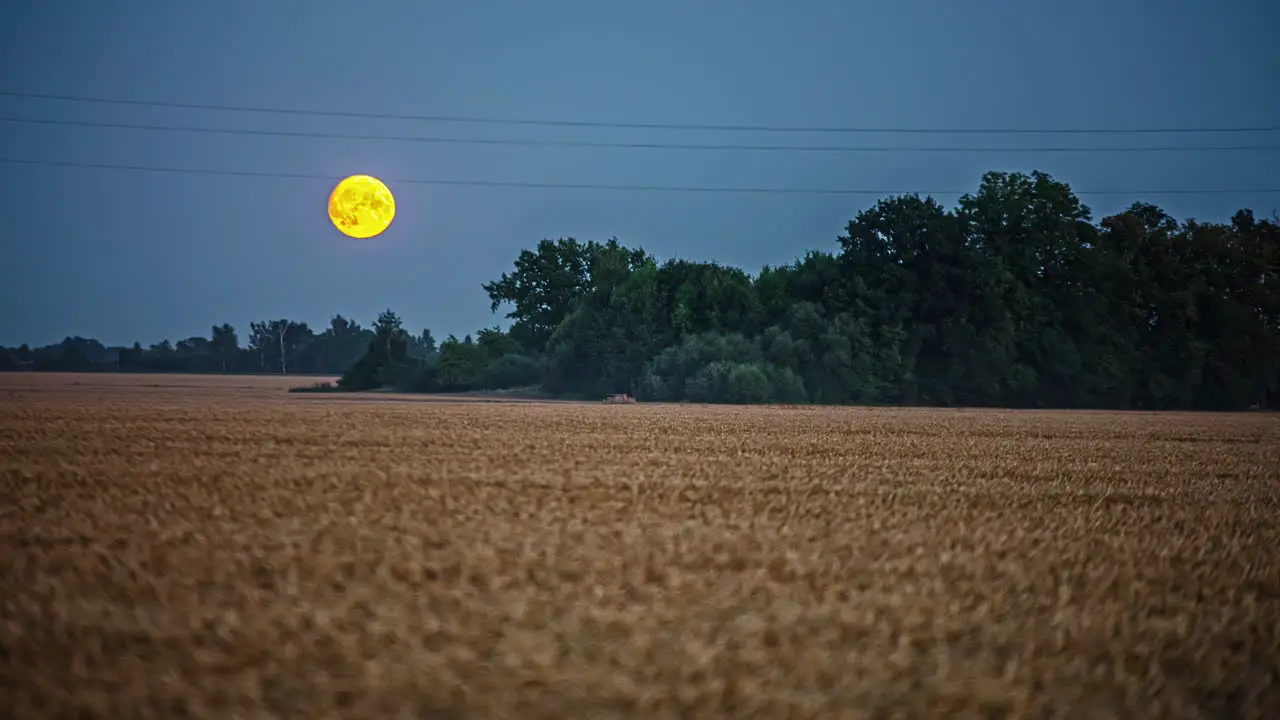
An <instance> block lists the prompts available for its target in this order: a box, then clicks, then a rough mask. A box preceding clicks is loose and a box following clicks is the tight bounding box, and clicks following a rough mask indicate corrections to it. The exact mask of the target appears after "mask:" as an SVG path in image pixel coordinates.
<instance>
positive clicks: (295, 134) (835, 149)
mask: <svg viewBox="0 0 1280 720" xmlns="http://www.w3.org/2000/svg"><path fill="white" fill-rule="evenodd" d="M0 122H10V123H25V124H29V125H53V126H63V127H93V128H110V129H119V130H150V131H161V132H185V133H208V134H217V135H252V136H266V137H290V138H322V139H331V140H391V141H400V142H417V143H438V144H459V145H526V146H535V147H539V146H540V147H582V148H617V149H633V150H635V149H643V150H736V151H743V150H747V151H765V152H829V153H888V152H903V153H994V152H1002V153H1013V152H1026V153H1109V152H1123V153H1142V152H1192V151H1200V152H1242V151H1264V150H1280V145H1174V146H1159V147H1152V146H1145V147H1144V146H1136V147H1135V146H1127V147H1123V146H1122V147H936V146H935V147H919V146H917V147H901V146H899V147H884V146H874V145H861V146H853V145H740V144H708V143H656V142H593V141H588V140H519V139H509V138H464V137H440V136H424V135H366V134H350V133H328V132H315V131H311V130H260V129H253V128H215V127H202V126H195V125H147V124H140V123H119V122H98V121H93V120H58V119H49V118H22V117H5V116H0Z"/></svg>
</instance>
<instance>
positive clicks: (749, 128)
mask: <svg viewBox="0 0 1280 720" xmlns="http://www.w3.org/2000/svg"><path fill="white" fill-rule="evenodd" d="M0 96H3V97H12V98H25V99H35V100H61V101H67V102H82V103H100V104H109V105H133V106H142V107H158V108H175V109H186V110H225V111H231V112H253V113H273V114H278V115H306V116H314V117H345V118H369V119H382V120H414V121H422V122H451V123H473V124H490V125H540V126H555V127H594V128H627V129H647V130H717V131H728V132H774V133H886V134H887V133H894V134H911V135H952V134H955V135H962V134H963V135H1146V134H1158V133H1183V134H1186V133H1240V132H1272V131H1275V130H1280V125H1267V126H1221V127H1189V126H1181V127H1144V128H1081V127H1068V128H954V127H953V128H946V127H938V128H902V127H849V126H845V127H836V126H796V125H791V126H788V125H745V124H743V125H738V124H690V123H640V122H604V121H594V120H551V119H527V118H496V117H484V116H466V115H413V114H404V113H374V112H356V111H350V110H344V111H334V110H314V109H302V108H283V107H264V106H252V105H229V104H215V103H185V102H161V101H157V100H133V99H124V98H107V97H99V96H90V95H68V94H55V93H35V92H18V91H10V90H0Z"/></svg>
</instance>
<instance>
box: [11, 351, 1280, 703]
mask: <svg viewBox="0 0 1280 720" xmlns="http://www.w3.org/2000/svg"><path fill="white" fill-rule="evenodd" d="M287 384H293V385H297V384H303V383H301V382H300V381H299V380H298V379H293V380H292V381H291V382H288V383H287ZM285 386H286V385H283V384H282V381H281V380H279V379H272V378H191V377H182V376H172V377H154V376H134V377H129V376H108V375H99V376H88V375H86V376H74V375H68V376H44V375H13V374H11V375H0V542H2V543H3V545H2V546H0V548H3V550H2V551H0V552H2V554H0V603H2V605H0V679H2V680H0V706H3V707H7V708H9V709H10V711H11V713H12V714H13V716H15V717H55V716H57V717H61V716H71V715H74V714H76V713H79V714H80V715H81V716H85V717H90V716H96V717H111V718H124V717H143V716H149V717H169V718H175V717H207V718H229V717H280V716H288V717H307V718H313V717H352V718H400V717H404V718H410V717H450V718H462V717H484V718H489V717H517V716H518V717H525V718H544V717H545V718H570V717H574V718H578V717H581V718H612V717H644V718H677V717H691V716H695V715H696V716H699V717H713V716H724V717H765V716H767V717H921V718H934V717H952V716H956V717H964V716H973V717H986V716H997V717H1018V716H1036V717H1051V716H1058V717H1089V718H1108V717H1116V718H1120V717H1123V718H1135V717H1227V716H1232V717H1267V716H1270V717H1280V675H1278V670H1277V665H1278V663H1280V661H1278V660H1277V658H1280V549H1278V548H1280V523H1277V517H1280V419H1278V418H1277V417H1276V416H1274V415H1266V414H1253V415H1190V414H1145V413H1093V412H1005V411H973V410H915V409H852V408H846V409H836V408H804V407H799V408H776V407H775V408H770V407H762V408H732V407H697V406H684V407H681V406H656V405H647V404H639V405H629V404H623V405H613V404H599V403H591V404H588V403H582V404H552V403H506V402H502V403H481V402H465V401H456V400H450V401H440V400H432V399H428V398H423V397H411V396H394V395H385V396H381V395H367V396H358V397H356V396H334V395H290V394H287V393H284V392H283V388H284V387H285Z"/></svg>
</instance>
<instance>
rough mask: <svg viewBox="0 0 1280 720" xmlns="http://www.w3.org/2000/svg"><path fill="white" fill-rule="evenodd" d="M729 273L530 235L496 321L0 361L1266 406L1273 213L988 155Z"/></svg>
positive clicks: (8, 364)
mask: <svg viewBox="0 0 1280 720" xmlns="http://www.w3.org/2000/svg"><path fill="white" fill-rule="evenodd" d="M840 245H841V249H840V251H839V252H838V253H835V254H830V253H825V252H816V251H815V252H810V253H809V254H808V255H806V256H805V257H804V258H803V259H800V260H798V261H796V262H794V263H793V264H791V265H786V266H782V267H766V268H764V269H763V270H762V271H761V272H760V273H759V274H758V275H756V276H754V277H752V276H750V275H748V274H747V273H745V272H743V271H742V270H739V269H736V268H732V267H725V266H722V265H719V264H716V263H708V262H694V261H689V260H671V261H667V262H665V263H663V264H661V265H660V264H658V263H657V262H656V261H655V259H654V258H652V257H651V256H649V255H648V254H646V253H645V252H644V251H643V250H640V249H631V248H627V247H624V246H623V245H621V244H620V243H619V242H618V241H617V240H616V239H614V240H609V241H607V242H603V243H598V242H594V241H590V242H585V243H584V242H579V241H577V240H574V239H571V238H570V239H561V240H558V241H551V240H543V241H542V242H540V243H538V245H537V247H536V248H535V249H533V250H525V251H523V252H521V253H520V256H519V257H518V258H517V259H516V261H515V267H514V269H513V271H512V272H510V273H504V274H503V275H502V277H501V278H499V279H497V280H495V281H493V282H490V283H486V284H485V285H484V289H485V291H486V292H487V293H488V295H489V297H490V299H491V300H492V308H493V310H494V311H497V310H498V308H500V307H508V308H509V312H508V314H507V317H509V318H511V319H512V321H513V322H512V324H511V326H510V329H509V330H505V331H504V330H501V329H499V328H497V327H495V328H490V329H484V330H480V331H479V332H478V333H477V335H476V337H475V338H474V339H473V338H472V337H471V336H470V335H468V336H467V337H465V338H463V339H462V340H458V339H457V338H455V337H453V336H450V337H449V338H447V339H445V340H444V341H443V342H442V343H441V344H440V346H439V347H436V343H435V340H434V339H433V338H432V336H431V333H430V331H427V330H424V331H423V332H422V333H421V334H420V335H418V336H412V335H410V334H409V333H407V332H406V331H405V330H404V329H403V328H402V327H401V325H400V320H399V318H398V317H397V316H396V315H395V313H393V312H391V311H386V312H384V313H382V314H381V315H380V316H379V317H378V318H377V321H376V322H375V323H374V326H373V327H372V328H369V329H366V328H363V327H361V326H360V325H359V324H358V323H356V322H353V321H350V320H347V319H345V318H343V317H342V316H335V317H333V318H332V320H331V321H330V326H329V327H328V328H326V329H325V330H324V331H322V332H319V333H317V332H314V331H313V330H312V329H311V328H309V327H308V326H307V324H306V323H300V322H294V321H290V320H283V319H281V320H273V321H267V322H262V323H252V324H251V325H250V333H249V337H248V346H247V347H244V348H242V347H240V346H239V343H238V340H237V336H236V332H235V330H234V329H233V328H232V327H231V326H229V325H218V326H214V327H213V328H212V333H211V336H210V337H209V338H202V337H194V338H188V339H186V340H182V341H180V342H178V343H177V344H176V345H170V344H169V342H168V341H167V340H166V341H163V342H160V343H157V344H155V345H152V346H150V347H149V348H142V347H141V346H140V345H138V344H135V345H134V346H133V347H132V348H106V347H104V346H102V344H101V343H98V342H97V341H95V340H86V339H84V338H67V339H66V340H64V341H63V342H62V343H60V344H57V345H52V346H49V347H44V348H38V349H36V350H31V349H29V348H27V347H26V346H23V347H21V348H16V349H5V350H0V368H3V369H31V370H71V371H84V370H104V371H107V370H110V371H124V372H128V371H135V372H145V371H153V372H154V371H185V372H274V373H329V374H337V373H343V376H342V379H341V381H340V382H339V384H338V389H343V390H368V389H373V388H379V387H393V388H397V389H401V390H408V391H463V390H479V389H501V388H510V387H525V386H541V387H542V388H543V390H544V391H545V392H547V393H549V394H552V395H562V396H577V397H603V396H605V395H608V394H611V393H632V394H634V395H635V397H636V398H637V399H639V400H662V401H679V400H692V401H703V402H738V403H750V402H787V403H796V402H814V403H830V404H842V403H894V404H898V403H903V404H927V405H969V406H1011V407H1101V408H1145V409H1173V408H1195V409H1243V408H1249V407H1275V406H1276V404H1277V402H1278V401H1280V224H1278V223H1277V221H1276V220H1275V219H1274V218H1273V219H1271V220H1259V219H1257V218H1255V217H1254V215H1253V213H1252V212H1251V211H1248V210H1241V211H1239V212H1238V213H1236V215H1235V216H1234V217H1233V218H1232V219H1231V222H1230V223H1229V224H1214V223H1199V222H1196V221H1194V220H1188V221H1186V222H1181V223H1180V222H1178V221H1176V220H1174V219H1173V218H1171V217H1169V216H1168V215H1167V214H1165V213H1164V212H1163V211H1162V210H1160V208H1158V207H1155V206H1153V205H1148V204H1143V203H1137V204H1134V205H1133V206H1132V207H1130V208H1129V209H1128V210H1127V211H1125V212H1123V213H1120V214H1118V215H1114V216H1111V217H1107V218H1104V219H1103V220H1102V221H1101V222H1100V223H1097V224H1094V223H1093V222H1092V219H1091V217H1090V213H1089V210H1088V208H1087V207H1085V206H1084V205H1082V204H1081V203H1080V201H1079V200H1078V199H1077V198H1076V197H1075V195H1074V194H1073V193H1072V192H1071V190H1070V188H1069V187H1068V186H1067V185H1066V184H1064V183H1061V182H1058V181H1055V180H1054V179H1052V178H1050V177H1049V176H1047V175H1044V174H1042V173H1032V174H1030V175H1023V174H1017V173H1013V174H1009V173H997V172H992V173H988V174H987V175H985V176H984V177H983V180H982V183H981V186H980V187H979V189H978V191H977V192H976V193H975V194H972V195H968V196H965V197H963V198H962V199H961V200H960V202H959V205H958V207H956V208H955V209H952V210H948V209H946V208H943V207H942V206H941V205H939V204H938V203H937V202H935V201H934V200H932V199H930V198H920V197H917V196H912V195H906V196H898V197H892V198H888V199H885V200H881V201H880V202H878V203H877V204H876V205H875V206H874V207H871V208H869V209H867V210H865V211H863V212H862V213H860V214H859V215H858V216H857V217H856V218H854V219H853V220H852V221H851V222H850V223H849V224H848V226H847V227H846V229H845V234H844V235H843V236H842V237H841V238H840Z"/></svg>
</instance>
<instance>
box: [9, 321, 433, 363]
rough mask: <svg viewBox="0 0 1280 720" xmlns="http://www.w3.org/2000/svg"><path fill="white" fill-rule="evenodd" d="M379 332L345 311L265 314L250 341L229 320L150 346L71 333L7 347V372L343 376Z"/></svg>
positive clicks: (420, 342) (410, 343)
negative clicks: (314, 320) (321, 322)
mask: <svg viewBox="0 0 1280 720" xmlns="http://www.w3.org/2000/svg"><path fill="white" fill-rule="evenodd" d="M372 338H373V331H372V330H371V329H369V328H366V327H363V326H361V325H360V323H358V322H356V321H354V320H350V319H347V318H345V317H343V316H341V315H334V316H333V317H332V318H331V319H330V320H329V327H327V328H325V329H324V330H322V331H320V332H316V331H314V330H313V329H312V328H311V327H310V326H308V325H307V323H305V322H297V321H293V320H286V319H280V320H264V321H262V322H251V323H249V336H248V338H247V340H248V343H247V346H245V347H242V346H241V345H240V339H239V335H238V333H237V332H236V329H235V328H234V327H232V326H231V325H229V324H225V323H224V324H222V325H214V326H212V328H211V330H210V333H209V336H208V337H202V336H193V337H189V338H185V339H182V340H179V341H178V342H177V343H172V342H170V341H169V340H167V339H166V340H162V341H160V342H158V343H153V344H152V345H149V346H147V347H143V346H142V344H141V343H137V342H135V343H134V344H133V345H132V346H106V345H103V344H102V343H101V342H100V341H98V340H95V339H93V338H83V337H67V338H65V339H64V340H63V341H62V342H60V343H54V344H52V345H46V346H44V347H36V348H32V347H30V346H28V345H22V346H21V347H16V348H4V347H0V370H34V371H55V372H92V371H103V372H178V373H183V372H185V373H254V374H316V375H337V374H340V373H342V372H344V371H345V370H346V369H347V368H349V367H351V365H352V364H353V363H355V362H356V360H358V359H359V358H360V357H361V356H363V355H364V353H365V351H366V350H367V349H368V345H369V341H370V340H371V339H372ZM407 348H408V350H409V351H410V353H411V354H412V356H413V357H424V356H425V355H426V354H427V353H428V352H434V350H435V339H434V338H432V337H431V331H430V330H423V331H422V333H421V334H420V335H418V336H416V337H409V338H408V339H407Z"/></svg>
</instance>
